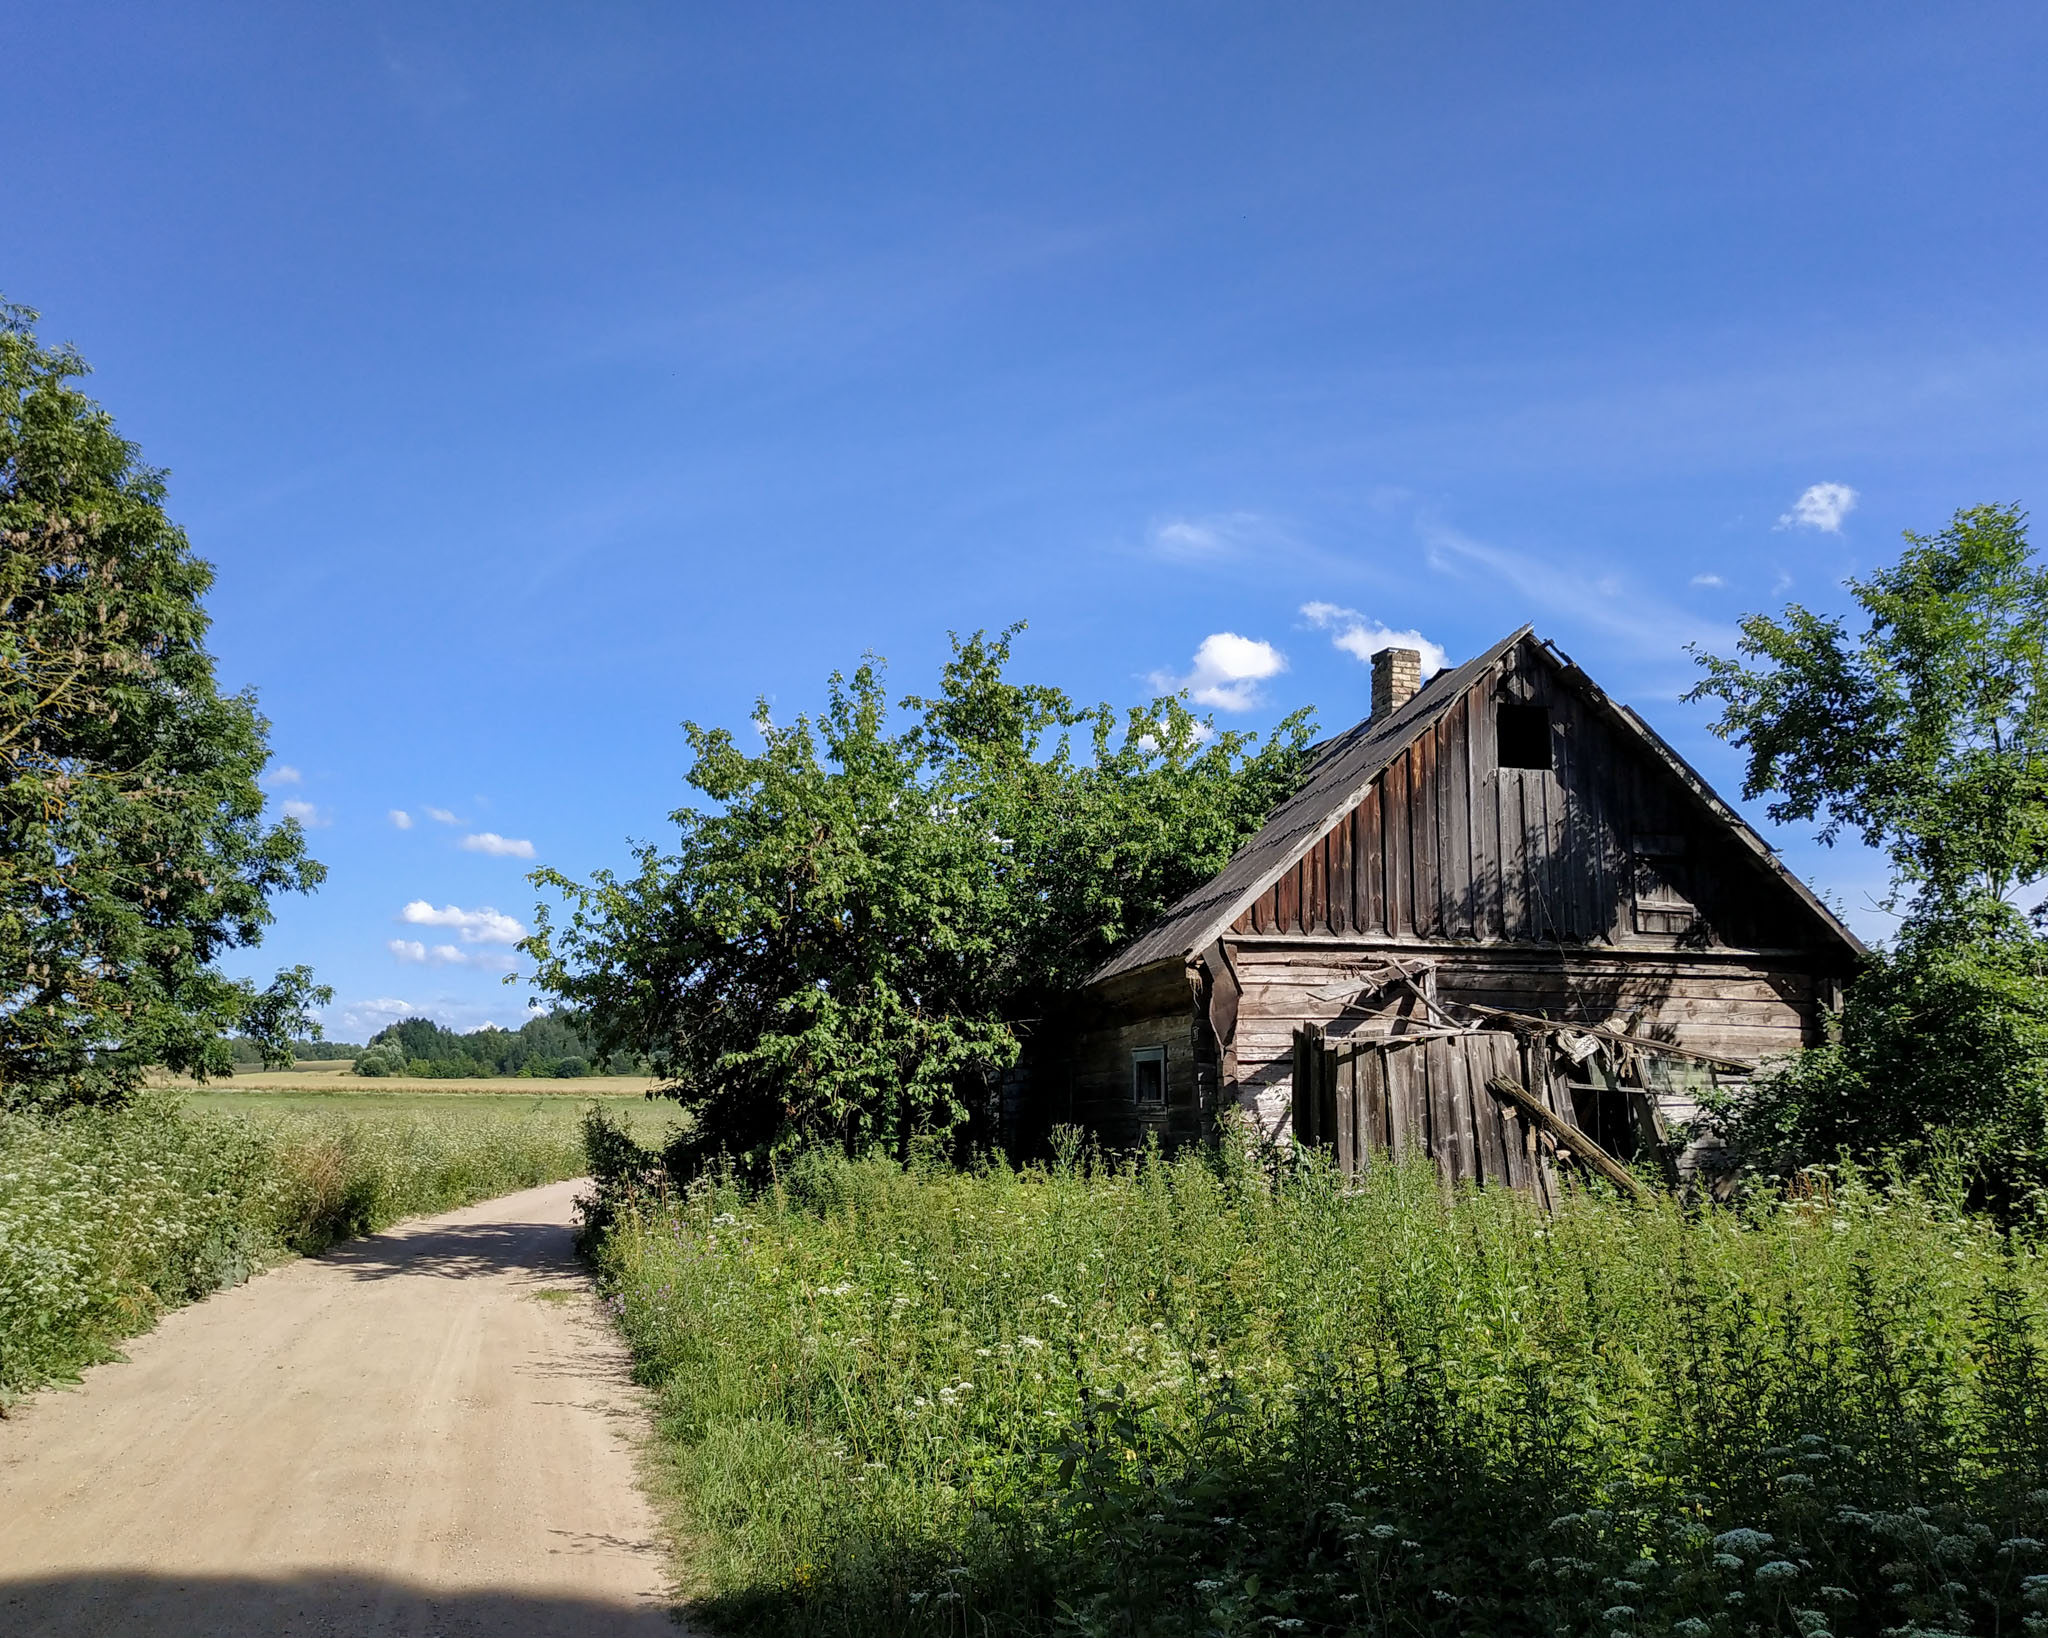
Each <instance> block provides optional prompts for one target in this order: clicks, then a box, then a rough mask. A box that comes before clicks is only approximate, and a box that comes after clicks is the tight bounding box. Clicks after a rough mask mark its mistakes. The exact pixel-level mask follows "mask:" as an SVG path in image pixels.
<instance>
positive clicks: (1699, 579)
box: [1692, 574, 1728, 586]
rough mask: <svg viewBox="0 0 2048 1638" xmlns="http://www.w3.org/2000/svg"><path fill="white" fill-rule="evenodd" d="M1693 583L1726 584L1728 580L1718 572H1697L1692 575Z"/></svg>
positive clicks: (1704, 584)
mask: <svg viewBox="0 0 2048 1638" xmlns="http://www.w3.org/2000/svg"><path fill="white" fill-rule="evenodd" d="M1692 583H1693V584H1694V585H1695V586H1725V585H1727V584H1728V582H1727V581H1725V580H1723V579H1722V578H1721V577H1720V576H1719V575H1717V574H1696V575H1694V576H1693V577H1692Z"/></svg>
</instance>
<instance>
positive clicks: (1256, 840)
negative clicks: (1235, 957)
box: [1085, 626, 1864, 984]
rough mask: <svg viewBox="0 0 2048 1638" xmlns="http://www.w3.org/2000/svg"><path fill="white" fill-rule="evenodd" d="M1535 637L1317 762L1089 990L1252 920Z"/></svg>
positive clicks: (1440, 683)
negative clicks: (1390, 767) (1320, 843)
mask: <svg viewBox="0 0 2048 1638" xmlns="http://www.w3.org/2000/svg"><path fill="white" fill-rule="evenodd" d="M1534 635H1535V628H1534V627H1533V626H1523V627H1522V628H1521V629H1520V630H1519V631H1516V632H1512V633H1510V634H1509V635H1508V636H1506V637H1503V638H1502V639H1501V640H1500V641H1499V642H1497V643H1495V644H1494V645H1493V647H1491V648H1489V649H1487V650H1486V652H1485V653H1483V654H1479V655H1475V656H1474V657H1473V658H1472V659H1469V660H1467V661H1466V662H1465V663H1464V664H1463V665H1461V666H1457V667H1454V668H1453V669H1451V670H1448V671H1439V672H1438V673H1437V674H1436V675H1435V676H1434V677H1431V678H1430V679H1429V681H1428V682H1426V683H1425V684H1423V686H1422V689H1421V691H1420V692H1418V693H1417V694H1416V695H1415V697H1414V698H1412V699H1411V700H1409V701H1408V702H1407V704H1405V705H1403V706H1402V707H1401V708H1400V710H1398V711H1395V712H1392V713H1391V714H1389V715H1388V716H1387V717H1385V718H1384V719H1375V718H1368V719H1367V720H1366V721H1364V722H1361V723H1359V724H1358V725H1357V726H1356V727H1354V728H1350V729H1347V730H1346V731H1345V732H1343V733H1341V734H1339V735H1338V736H1337V737H1336V738H1335V739H1333V740H1330V741H1329V742H1328V743H1327V744H1325V745H1324V746H1323V748H1322V750H1321V752H1320V754H1319V755H1318V756H1317V757H1316V760H1315V761H1314V762H1313V763H1311V764H1310V766H1309V770H1308V773H1307V776H1306V777H1305V778H1304V779H1303V780H1302V783H1301V788H1300V789H1299V790H1297V791H1296V792H1295V793H1294V794H1293V795H1292V796H1290V797H1289V798H1288V799H1287V800H1286V801H1284V802H1282V803H1281V804H1280V805H1279V806H1278V807H1277V808H1275V809H1274V810H1273V812H1272V815H1271V816H1270V817H1269V818H1268V819H1267V820H1266V823H1265V825H1264V827H1263V828H1262V829H1260V831H1259V833H1258V834H1257V835H1256V836H1254V837H1252V839H1251V840H1250V841H1248V842H1246V843H1245V845H1244V846H1243V847H1241V848H1239V849H1238V851H1237V852H1236V853H1234V854H1232V855H1231V859H1230V863H1228V864H1227V865H1225V866H1224V867H1223V869H1222V870H1221V871H1220V872H1219V873H1218V874H1216V875H1215V876H1212V877H1211V878H1210V879H1209V880H1208V881H1206V882H1204V883H1203V884H1202V885H1201V886H1200V887H1197V888H1196V889H1195V890H1194V891H1193V892H1191V893H1189V894H1187V895H1186V896H1185V897H1183V898H1182V899H1181V900H1180V901H1179V902H1178V903H1176V904H1174V905H1173V906H1172V907H1171V908H1170V909H1169V910H1168V911H1167V912H1166V914H1165V915H1164V916H1162V917H1161V918H1160V919H1159V920H1158V921H1156V922H1154V923H1153V924H1152V925H1151V926H1150V927H1148V928H1146V929H1145V931H1144V932H1142V933H1140V934H1138V936H1137V937H1136V938H1134V939H1132V940H1131V941H1130V942H1129V943H1128V944H1125V945H1124V946H1123V947H1122V948H1120V949H1119V950H1117V951H1116V952H1115V954H1113V955H1112V956H1110V958H1109V959H1108V960H1107V961H1105V962H1104V963H1103V964H1102V965H1101V966H1100V967H1098V968H1096V969H1095V971H1094V972H1093V973H1091V974H1089V976H1088V978H1087V980H1086V981H1085V982H1086V983H1088V984H1099V983H1102V982H1103V981H1104V980H1106V979H1111V978H1116V977H1119V976H1121V975H1122V974H1124V973H1131V972H1136V971H1137V970H1138V969H1140V968H1142V967H1149V966H1152V965H1153V964H1154V963H1155V962H1160V961H1167V960H1183V961H1184V960H1186V959H1187V958H1188V957H1189V956H1191V955H1193V954H1194V953H1195V952H1196V951H1197V950H1200V949H1204V948H1206V947H1207V946H1208V945H1209V944H1210V943H1212V942H1213V941H1214V940H1215V939H1216V938H1218V937H1219V936H1221V935H1222V933H1223V932H1224V931H1225V930H1226V929H1227V928H1228V927H1229V926H1230V924H1231V923H1232V922H1233V921H1235V920H1237V918H1238V917H1239V916H1240V915H1242V914H1243V913H1244V911H1245V910H1246V909H1247V908H1248V907H1249V906H1250V905H1251V903H1252V901H1253V900H1254V899H1256V898H1257V897H1258V896H1259V895H1260V894H1261V893H1263V892H1265V890H1266V889H1267V888H1269V887H1271V886H1272V885H1273V883H1274V882H1276V881H1277V880H1279V878H1280V877H1281V875H1282V874H1283V873H1284V872H1286V871H1288V870H1290V869H1292V868H1293V866H1294V865H1295V864H1296V862H1297V861H1299V860H1300V858H1301V856H1302V855H1303V854H1304V853H1306V852H1307V851H1308V849H1309V846H1310V844H1312V843H1313V842H1314V841H1315V839H1316V838H1317V837H1319V836H1321V835H1323V834H1324V833H1325V832H1326V831H1328V830H1329V829H1330V827H1331V826H1332V825H1334V824H1335V823H1336V822H1337V821H1338V819H1340V818H1341V817H1343V816H1344V815H1345V814H1347V813H1349V812H1350V811H1351V810H1352V809H1353V808H1355V807H1356V806H1358V804H1359V803H1360V802H1362V801H1364V800H1365V795H1366V792H1367V791H1368V790H1369V789H1370V788H1371V786H1372V782H1373V781H1374V780H1375V779H1377V778H1378V777H1379V775H1380V773H1381V772H1382V770H1384V769H1385V768H1386V766H1387V764H1388V763H1390V762H1392V761H1393V760H1394V758H1395V757H1397V756H1399V755H1400V754H1401V753H1402V752H1403V751H1404V750H1406V749H1407V748H1408V746H1409V744H1410V743H1411V742H1412V741H1413V740H1414V739H1415V738H1416V736H1417V735H1419V734H1420V733H1422V731H1423V730H1424V729H1426V728H1428V727H1430V726H1431V725H1432V724H1433V723H1435V722H1436V721H1437V719H1438V718H1440V717H1441V716H1443V714H1444V713H1445V712H1446V711H1448V710H1449V709H1450V706H1451V703H1452V701H1454V700H1456V699H1457V698H1458V697H1459V696H1460V695H1461V694H1463V693H1464V692H1465V690H1466V689H1467V688H1469V687H1471V686H1472V685H1473V684H1474V683H1475V682H1477V681H1478V680H1479V678H1480V677H1481V676H1482V675H1483V674H1484V673H1485V672H1486V670H1487V669H1488V668H1489V667H1490V666H1492V665H1494V664H1495V663H1496V662H1497V661H1498V660H1499V659H1500V658H1501V656H1502V655H1504V654H1506V653H1507V651H1508V650H1509V649H1511V648H1513V647H1514V646H1515V644H1517V643H1519V642H1521V641H1522V640H1523V639H1524V638H1527V637H1531V636H1534ZM1549 657H1550V658H1551V660H1552V661H1553V662H1554V663H1555V664H1556V665H1557V666H1558V668H1559V669H1560V671H1562V672H1563V673H1564V676H1565V678H1566V680H1567V681H1568V682H1570V683H1571V684H1573V685H1574V686H1576V687H1577V688H1578V689H1579V690H1580V691H1581V692H1582V693H1584V694H1586V695H1587V696H1588V699H1589V702H1590V703H1592V704H1593V705H1594V706H1596V707H1597V708H1599V709H1601V710H1602V711H1604V713H1605V714H1606V715H1607V717H1608V719H1609V720H1610V721H1612V722H1615V723H1617V724H1619V725H1621V726H1623V727H1625V728H1627V729H1629V730H1630V731H1631V732H1633V733H1634V734H1636V735H1637V736H1639V737H1640V738H1641V739H1642V741H1643V742H1644V743H1645V744H1646V746H1647V747H1648V748H1649V749H1650V751H1651V752H1652V753H1653V754H1654V755H1655V756H1656V757H1657V758H1658V760H1660V761H1662V762H1664V763H1666V764H1667V765H1668V766H1669V767H1670V768H1671V770H1672V772H1673V773H1674V774H1676V775H1677V776H1678V778H1679V779H1680V780H1681V781H1682V782H1683V783H1684V784H1685V785H1686V786H1687V787H1688V788H1689V789H1690V790H1691V791H1692V792H1693V794H1694V796H1695V797H1696V798H1698V799H1699V800H1701V801H1702V802H1703V803H1704V804H1705V805H1706V806H1707V807H1708V809H1709V810H1710V811H1711V812H1712V813H1713V814H1714V816H1715V817H1716V818H1717V819H1719V820H1720V821H1721V822H1722V823H1723V824H1725V825H1727V826H1729V827H1730V828H1731V829H1733V830H1735V831H1736V832H1737V833H1738V834H1739V835H1740V836H1741V838H1742V839H1743V841H1744V842H1746V843H1747V844H1748V845H1749V847H1750V848H1751V849H1752V850H1753V851H1754V852H1755V853H1756V854H1757V856H1758V858H1759V860H1760V861H1761V862H1762V863H1763V865H1764V866H1765V867H1766V868H1767V869H1768V870H1769V871H1770V872H1771V873H1772V874H1774V875H1776V876H1777V877H1779V878H1780V879H1781V880H1782V881H1783V882H1784V883H1785V884H1786V885H1787V886H1788V887H1790V888H1791V889H1792V891H1793V893H1794V894H1795V895H1796V896H1797V897H1798V898H1799V899H1800V901H1801V902H1802V903H1803V904H1804V905H1805V906H1806V907H1807V909H1809V910H1810V911H1811V912H1813V914H1814V915H1815V916H1816V917H1817V918H1818V919H1819V920H1820V921H1821V922H1822V923H1823V924H1824V926H1825V927H1826V929H1827V930H1828V931H1829V932H1830V933H1831V934H1833V935H1834V936H1835V937H1836V938H1838V939H1840V940H1841V942H1842V943H1843V944H1844V945H1846V946H1847V947H1848V948H1849V950H1851V951H1852V952H1853V953H1855V954H1857V955H1861V954H1863V953H1864V948H1863V944H1862V942H1861V941H1860V940H1859V939H1858V938H1857V937H1856V935H1855V934H1853V933H1851V932H1850V931H1849V929H1848V928H1846V927H1844V926H1843V925H1842V924H1841V922H1840V921H1838V920H1837V919H1836V918H1835V916H1834V914H1833V912H1831V911H1830V910H1829V909H1828V908H1827V906H1826V905H1824V904H1822V903H1821V902H1820V900H1819V899H1817V898H1816V897H1814V895H1813V892H1812V890H1811V889H1810V888H1808V887H1807V885H1806V884H1805V883H1804V882H1802V881H1800V880H1799V879H1798V878H1797V877H1796V876H1794V875H1793V874H1792V873H1791V872H1790V871H1789V870H1787V869H1786V868H1785V867H1784V865H1783V864H1781V863H1780V862H1779V861H1778V858H1777V856H1776V855H1775V854H1773V853H1772V852H1771V850H1770V848H1769V846H1768V845H1767V844H1766V843H1765V842H1764V840H1763V838H1762V837H1760V836H1758V835H1757V834H1756V832H1755V831H1753V830H1752V829H1750V827H1749V826H1748V824H1746V823H1745V822H1744V821H1743V819H1742V817H1741V815H1739V814H1738V813H1736V812H1735V811H1734V809H1732V808H1730V807H1729V806H1728V805H1727V804H1726V803H1724V802H1723V801H1721V799H1720V798H1719V797H1717V796H1715V795H1714V793H1713V791H1712V790H1710V789H1709V788H1708V787H1707V785H1706V782H1705V781H1704V780H1702V779H1701V778H1700V776H1699V775H1698V774H1696V773H1694V772H1693V770H1692V769H1691V768H1690V767H1689V766H1687V765H1686V763H1685V761H1684V760H1683V759H1682V758H1681V757H1680V756H1679V755H1678V753H1677V752H1676V751H1674V750H1672V748H1671V747H1670V746H1669V745H1667V744H1665V743H1664V741H1663V740H1662V739H1661V738H1659V737H1658V735H1657V734H1656V733H1655V732H1653V731H1652V730H1651V728H1650V727H1649V725H1648V724H1647V723H1645V722H1644V721H1643V720H1642V718H1640V717H1638V716H1637V715H1636V714H1635V712H1633V711H1631V710H1629V709H1628V708H1627V707H1626V706H1621V705H1617V704H1616V703H1615V702H1614V701H1612V700H1610V699H1609V698H1608V697H1607V696H1606V694H1605V693H1604V692H1603V691H1602V690H1601V689H1600V688H1599V687H1598V686H1597V685H1596V684H1594V682H1593V680H1592V679H1591V678H1590V677H1588V676H1587V675H1586V674H1585V673H1584V672H1583V671H1581V670H1580V669H1579V667H1578V666H1576V665H1575V664H1573V663H1572V661H1571V660H1570V659H1569V658H1568V657H1567V656H1565V655H1563V654H1561V653H1558V652H1557V651H1555V650H1552V651H1551V654H1550V656H1549Z"/></svg>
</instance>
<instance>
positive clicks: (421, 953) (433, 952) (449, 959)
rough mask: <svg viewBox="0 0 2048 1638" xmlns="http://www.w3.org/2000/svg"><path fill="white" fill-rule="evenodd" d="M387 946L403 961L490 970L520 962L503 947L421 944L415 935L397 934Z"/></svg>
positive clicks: (506, 968)
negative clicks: (470, 948) (404, 936)
mask: <svg viewBox="0 0 2048 1638" xmlns="http://www.w3.org/2000/svg"><path fill="white" fill-rule="evenodd" d="M385 948H386V949H388V950H389V951H390V952H391V953H392V954H393V955H394V956H396V957H397V958H398V959H399V960H400V961H405V962H411V963H414V964H422V963H424V964H430V965H432V966H436V967H481V968H483V969H484V970H486V971H487V972H494V973H509V972H510V971H511V970H512V969H513V968H514V967H516V966H517V965H518V962H517V961H516V960H515V959H514V958H513V957H512V956H511V955H509V954H508V953H506V952H505V951H503V950H465V949H463V948H462V946H461V945H459V944H422V943H421V942H420V941H419V940H418V939H416V938H394V939H391V940H389V941H387V943H386V945H385Z"/></svg>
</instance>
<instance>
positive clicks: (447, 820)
mask: <svg viewBox="0 0 2048 1638" xmlns="http://www.w3.org/2000/svg"><path fill="white" fill-rule="evenodd" d="M420 812H422V813H424V814H425V815H426V816H427V817H428V818H429V819H431V820H433V821H434V823H435V824H437V825H459V824H461V823H462V821H461V820H460V819H458V818H456V817H455V815H454V814H452V813H450V812H449V811H448V810H447V809H446V808H421V809H420Z"/></svg>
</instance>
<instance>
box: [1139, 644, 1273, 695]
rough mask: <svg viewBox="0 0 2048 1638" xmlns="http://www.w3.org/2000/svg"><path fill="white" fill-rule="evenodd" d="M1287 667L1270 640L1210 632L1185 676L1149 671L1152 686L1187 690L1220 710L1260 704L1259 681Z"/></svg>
mask: <svg viewBox="0 0 2048 1638" xmlns="http://www.w3.org/2000/svg"><path fill="white" fill-rule="evenodd" d="M1286 669H1287V656H1286V655H1284V654H1282V653H1281V652H1280V651H1279V650H1278V649H1277V648H1275V647H1274V646H1273V645H1272V644H1271V643H1266V642H1261V641H1259V639H1257V638H1256V637H1240V636H1238V634H1237V633H1236V632H1234V631H1217V632H1211V633H1210V634H1209V635H1208V636H1207V637H1204V638H1203V639H1202V646H1201V647H1200V648H1198V649H1196V650H1195V663H1194V666H1193V668H1192V669H1190V670H1189V672H1188V673H1187V675H1186V676H1184V677H1177V676H1175V675H1174V674H1173V673H1172V672H1169V671H1155V672H1154V673H1153V674H1152V686H1153V687H1154V688H1164V689H1169V690H1171V691H1172V692H1174V693H1179V692H1180V691H1181V690H1182V689H1185V690H1186V691H1187V694H1188V697H1189V698H1190V699H1192V700H1193V701H1194V702H1195V703H1196V704H1197V705H1207V706H1213V707H1214V708H1215V709H1216V710H1219V711H1249V710H1251V709H1252V708H1253V707H1254V706H1255V705H1257V704H1258V703H1259V699H1260V695H1259V684H1260V683H1262V682H1264V681H1265V680H1266V679H1267V678H1268V677H1277V676H1278V675H1279V674H1280V673H1281V672H1283V671H1285V670H1286Z"/></svg>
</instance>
